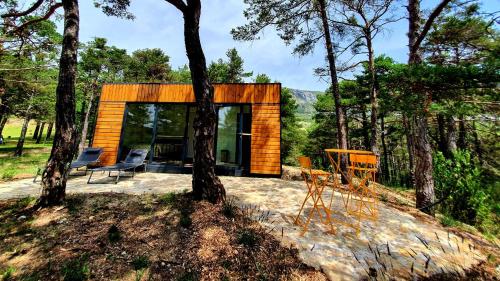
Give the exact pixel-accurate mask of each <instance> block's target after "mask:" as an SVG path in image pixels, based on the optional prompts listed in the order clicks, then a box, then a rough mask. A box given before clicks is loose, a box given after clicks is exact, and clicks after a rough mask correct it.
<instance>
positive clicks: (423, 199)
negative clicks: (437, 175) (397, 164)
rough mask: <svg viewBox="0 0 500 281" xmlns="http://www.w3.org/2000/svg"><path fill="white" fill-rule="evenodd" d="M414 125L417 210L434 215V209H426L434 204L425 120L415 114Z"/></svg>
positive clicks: (429, 150)
mask: <svg viewBox="0 0 500 281" xmlns="http://www.w3.org/2000/svg"><path fill="white" fill-rule="evenodd" d="M414 124H415V135H416V136H417V137H416V138H415V156H416V162H415V187H416V195H417V196H416V197H417V198H416V199H417V208H419V209H421V210H422V211H423V212H425V213H427V214H431V215H434V209H433V208H430V207H427V206H431V205H432V204H433V203H434V178H433V176H432V172H433V167H432V147H431V145H430V142H429V136H428V128H427V119H426V118H425V116H421V115H420V114H417V115H416V116H415V117H414Z"/></svg>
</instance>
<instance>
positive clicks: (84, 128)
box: [78, 90, 94, 154]
mask: <svg viewBox="0 0 500 281" xmlns="http://www.w3.org/2000/svg"><path fill="white" fill-rule="evenodd" d="M93 100H94V91H93V90H92V91H91V93H90V97H89V104H88V106H87V111H86V112H85V118H84V119H83V125H82V133H81V138H80V145H79V146H78V154H82V152H83V149H84V148H85V143H86V142H87V132H88V129H89V116H90V111H91V110H92V104H93V103H92V102H93Z"/></svg>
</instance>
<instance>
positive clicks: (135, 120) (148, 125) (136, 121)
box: [120, 104, 155, 160]
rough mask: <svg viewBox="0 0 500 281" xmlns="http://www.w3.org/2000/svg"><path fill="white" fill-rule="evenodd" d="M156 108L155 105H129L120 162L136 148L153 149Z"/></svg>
mask: <svg viewBox="0 0 500 281" xmlns="http://www.w3.org/2000/svg"><path fill="white" fill-rule="evenodd" d="M154 120H155V106H154V105H153V104H128V105H127V116H126V117H125V124H124V130H123V136H122V146H121V152H120V160H123V159H125V157H126V156H127V154H128V152H129V151H130V150H131V149H134V148H144V149H148V150H149V149H150V148H151V141H152V139H153V127H154Z"/></svg>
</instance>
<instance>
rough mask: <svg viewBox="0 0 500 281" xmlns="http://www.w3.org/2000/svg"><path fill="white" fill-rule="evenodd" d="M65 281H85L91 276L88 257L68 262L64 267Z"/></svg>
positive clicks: (84, 256)
mask: <svg viewBox="0 0 500 281" xmlns="http://www.w3.org/2000/svg"><path fill="white" fill-rule="evenodd" d="M62 275H63V277H64V281H84V280H87V279H88V278H89V276H90V270H89V266H88V256H87V255H83V256H81V257H78V258H76V259H73V260H70V261H68V262H66V263H65V264H64V265H63V267H62Z"/></svg>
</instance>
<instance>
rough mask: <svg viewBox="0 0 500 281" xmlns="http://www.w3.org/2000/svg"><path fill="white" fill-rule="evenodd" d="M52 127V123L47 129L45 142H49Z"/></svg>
mask: <svg viewBox="0 0 500 281" xmlns="http://www.w3.org/2000/svg"><path fill="white" fill-rule="evenodd" d="M53 127H54V123H53V122H50V123H49V127H48V128H47V135H46V136H45V140H46V141H47V140H49V139H50V137H51V136H52V128H53Z"/></svg>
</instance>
